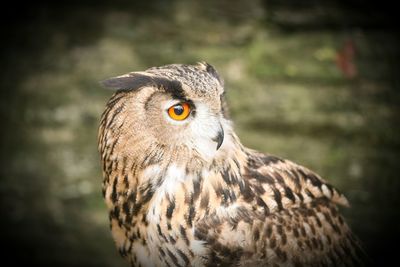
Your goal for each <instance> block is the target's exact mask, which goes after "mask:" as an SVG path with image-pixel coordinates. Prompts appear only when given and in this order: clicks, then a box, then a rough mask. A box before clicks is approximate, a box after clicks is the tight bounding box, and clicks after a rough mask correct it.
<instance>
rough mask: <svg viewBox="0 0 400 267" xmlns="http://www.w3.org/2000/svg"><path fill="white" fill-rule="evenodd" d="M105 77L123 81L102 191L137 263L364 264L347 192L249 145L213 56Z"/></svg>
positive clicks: (110, 123) (105, 126) (109, 131)
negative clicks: (179, 109)
mask: <svg viewBox="0 0 400 267" xmlns="http://www.w3.org/2000/svg"><path fill="white" fill-rule="evenodd" d="M103 84H104V85H105V86H106V87H109V88H112V89H116V90H118V91H117V92H116V93H115V94H114V96H113V97H112V98H111V99H110V101H109V102H108V104H107V107H106V110H105V112H104V113H103V116H102V119H101V124H100V129H99V150H100V153H101V160H102V164H103V173H104V183H103V190H104V191H103V193H104V197H105V200H106V203H107V206H108V208H109V211H110V213H109V217H110V224H111V230H112V234H113V237H114V240H115V242H116V245H117V247H118V249H119V251H120V253H121V254H122V255H123V256H124V257H126V258H127V259H128V260H129V262H130V263H131V265H132V266H360V265H361V262H360V254H362V253H361V249H360V246H359V244H358V241H357V240H356V238H355V237H354V236H353V235H352V233H351V231H350V229H349V227H348V225H347V224H346V223H345V221H344V219H343V218H342V216H341V215H340V214H339V211H338V207H337V205H342V206H347V205H348V204H347V200H346V198H345V197H344V196H343V195H342V194H341V193H339V192H338V191H337V190H336V189H335V188H333V187H332V186H331V185H330V184H328V183H327V182H325V181H324V180H323V179H321V177H319V176H318V175H317V174H315V173H313V172H312V171H310V170H308V169H306V168H304V167H302V166H299V165H297V164H295V163H293V162H290V161H288V160H284V159H281V158H278V157H275V156H272V155H265V154H261V153H258V152H256V151H253V150H250V149H248V148H245V147H244V146H243V145H242V144H241V143H240V141H239V139H238V137H237V136H236V134H235V133H234V131H233V130H232V127H231V123H230V121H229V119H228V118H227V115H226V113H227V112H226V103H225V100H224V97H223V95H224V88H223V82H222V79H221V78H220V77H219V75H218V74H217V72H216V71H215V69H214V68H213V67H212V66H211V65H209V64H207V63H199V64H197V65H193V66H191V65H168V66H163V67H158V68H152V69H149V70H147V71H144V72H133V73H129V74H126V75H123V76H119V77H114V78H111V79H109V80H106V81H105V82H103ZM180 102H185V103H189V104H190V106H191V108H192V109H191V113H190V116H189V117H188V118H187V119H185V120H184V121H174V120H172V119H171V118H169V117H168V114H167V109H168V108H169V107H170V106H173V105H175V104H176V103H180ZM222 141H223V142H222ZM221 142H222V143H221Z"/></svg>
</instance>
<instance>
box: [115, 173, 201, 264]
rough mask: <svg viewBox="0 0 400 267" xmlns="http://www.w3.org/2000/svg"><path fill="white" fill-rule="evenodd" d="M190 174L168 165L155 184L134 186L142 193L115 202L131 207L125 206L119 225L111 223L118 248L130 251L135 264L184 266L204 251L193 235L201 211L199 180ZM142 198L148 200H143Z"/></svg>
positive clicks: (126, 252)
mask: <svg viewBox="0 0 400 267" xmlns="http://www.w3.org/2000/svg"><path fill="white" fill-rule="evenodd" d="M149 173H154V172H151V171H149ZM191 178H192V177H188V176H186V175H185V173H184V170H182V169H179V168H176V167H175V166H172V169H169V170H168V171H167V172H166V176H165V177H164V179H163V181H162V183H161V184H158V187H157V188H152V187H148V186H147V187H141V188H140V187H138V188H137V189H136V191H137V192H142V193H143V194H142V195H139V196H136V198H135V199H132V197H129V196H128V195H126V197H124V198H122V199H120V201H119V202H118V203H120V206H121V210H124V208H123V207H124V206H125V207H131V208H130V209H125V210H127V211H128V213H127V214H126V216H125V217H123V218H124V219H125V220H124V221H123V223H122V225H121V224H118V223H114V226H113V227H112V231H113V235H114V239H115V240H116V242H117V244H119V247H120V251H121V250H122V251H124V253H125V254H131V255H134V256H133V257H132V259H134V260H136V261H137V263H135V264H136V265H138V263H140V265H141V266H166V262H167V263H168V264H169V265H171V266H185V265H187V264H188V262H196V259H199V258H200V257H201V256H202V255H204V254H205V253H206V250H205V247H204V242H202V241H199V240H196V239H195V238H194V231H195V224H196V220H197V219H198V218H199V216H201V214H202V212H201V211H200V207H199V206H200V189H201V188H200V187H201V183H200V182H199V181H197V180H193V179H191ZM145 189H146V190H151V192H150V193H149V192H146V191H145ZM146 194H151V198H150V197H147V195H146ZM146 198H149V200H148V201H147V202H146V203H145V202H144V200H146ZM133 200H134V203H132V202H133ZM127 219H128V220H127ZM121 248H122V249H121ZM124 253H123V254H124ZM200 266H201V264H200Z"/></svg>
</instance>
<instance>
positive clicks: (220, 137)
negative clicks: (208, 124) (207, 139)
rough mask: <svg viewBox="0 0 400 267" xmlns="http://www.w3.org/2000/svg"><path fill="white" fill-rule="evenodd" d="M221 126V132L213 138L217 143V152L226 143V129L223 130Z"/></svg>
mask: <svg viewBox="0 0 400 267" xmlns="http://www.w3.org/2000/svg"><path fill="white" fill-rule="evenodd" d="M219 126H220V130H219V131H218V134H217V136H216V137H214V138H213V141H214V142H216V143H217V150H218V149H219V148H220V147H221V145H222V143H223V142H224V128H222V125H219Z"/></svg>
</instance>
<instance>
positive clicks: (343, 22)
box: [0, 0, 400, 267]
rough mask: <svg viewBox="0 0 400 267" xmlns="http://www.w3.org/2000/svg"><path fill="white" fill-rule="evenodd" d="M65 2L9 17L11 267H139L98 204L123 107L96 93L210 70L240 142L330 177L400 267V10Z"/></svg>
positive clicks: (359, 225)
mask: <svg viewBox="0 0 400 267" xmlns="http://www.w3.org/2000/svg"><path fill="white" fill-rule="evenodd" d="M53 2H54V3H53ZM53 2H43V1H36V2H35V4H34V5H33V4H31V5H30V6H27V5H24V4H21V3H13V4H11V6H9V7H5V6H2V10H3V15H2V17H1V21H2V29H3V30H2V32H3V35H2V41H1V45H0V47H1V54H0V56H1V65H2V68H1V72H0V86H1V91H0V119H1V131H0V132H1V142H0V145H1V150H0V160H1V161H0V162H1V163H0V166H1V168H0V179H1V180H0V212H1V213H0V216H1V217H0V235H1V236H0V237H1V243H2V247H3V246H4V248H3V249H1V254H3V255H2V256H1V262H2V263H1V265H2V266H17V265H18V266H76V267H77V266H88V267H90V266H99V267H111V266H112V267H118V266H127V264H126V263H125V262H124V261H123V260H122V259H120V257H119V255H118V253H117V251H116V249H115V247H114V244H113V241H112V239H111V235H110V232H109V228H108V216H107V212H106V209H105V205H104V202H103V200H102V197H101V181H102V177H101V171H100V164H99V156H98V153H97V147H96V146H97V143H96V142H97V140H96V135H97V127H98V123H99V118H100V115H101V113H102V111H103V108H104V105H105V103H106V101H107V100H108V98H109V97H110V96H111V94H112V92H110V91H107V90H105V89H102V88H101V87H100V85H99V84H98V81H100V80H103V79H105V78H108V77H111V76H115V75H119V74H123V73H126V72H129V71H133V70H143V69H146V68H148V67H151V66H157V65H163V64H170V63H195V62H196V61H200V60H204V61H207V62H209V63H211V64H213V65H214V66H215V67H216V68H217V70H218V71H219V72H220V73H221V75H222V76H223V77H224V79H225V82H226V90H227V97H228V102H229V104H230V111H231V116H232V118H233V120H234V122H235V128H236V130H237V132H238V134H239V136H240V138H241V140H242V141H243V143H244V144H245V145H247V146H249V147H252V148H256V149H258V150H261V151H264V152H269V153H272V154H276V155H279V156H282V157H285V158H288V159H291V160H293V161H295V162H298V163H300V164H303V165H305V166H308V167H309V168H311V169H313V170H315V171H316V172H318V173H319V174H321V175H322V176H323V177H324V178H326V179H327V180H329V181H330V182H331V183H332V184H333V185H335V186H336V187H338V188H339V189H340V190H341V191H343V192H344V193H345V195H346V196H347V197H348V198H349V200H350V202H351V204H352V207H351V208H350V209H343V212H344V213H345V215H346V218H347V221H348V222H349V224H351V226H352V228H353V229H354V231H355V233H356V234H357V235H358V236H359V237H360V238H361V240H362V241H363V243H364V245H365V248H366V250H367V252H368V253H369V255H370V256H371V258H372V259H373V260H374V261H375V262H376V265H377V266H385V265H389V262H390V260H391V259H394V258H396V257H397V255H396V254H397V253H398V252H397V250H398V244H399V243H398V239H399V237H400V235H399V233H400V223H399V219H400V208H399V205H400V201H399V199H400V197H399V192H398V190H399V189H400V177H399V172H400V167H399V166H400V163H399V159H400V157H399V156H400V136H399V129H400V117H399V115H400V106H399V104H400V102H399V100H400V88H399V87H400V76H399V72H398V71H399V68H398V67H399V55H400V52H399V48H400V46H399V40H398V37H399V36H398V34H397V29H396V24H397V23H396V21H397V17H398V14H397V13H398V10H397V9H396V8H394V4H391V1H385V0H384V1H378V2H376V1H362V0H346V1H332V0H330V1H314V0H304V1H296V0H292V1H289V0H285V1H278V0H265V1H260V0H259V1H257V0H255V1H251V0H238V1H230V0H223V1H211V0H203V1H194V0H190V1H185V0H147V1H122V0H116V1H101V0H97V1H89V0H83V1H69V2H68V4H65V3H60V2H57V1H53ZM396 244H397V245H396ZM396 259H397V258H396ZM3 264H4V265H3ZM21 264H23V265H21Z"/></svg>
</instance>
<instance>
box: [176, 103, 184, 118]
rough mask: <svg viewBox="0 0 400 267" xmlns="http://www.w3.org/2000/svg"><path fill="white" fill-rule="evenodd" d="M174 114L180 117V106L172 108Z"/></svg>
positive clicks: (181, 110)
mask: <svg viewBox="0 0 400 267" xmlns="http://www.w3.org/2000/svg"><path fill="white" fill-rule="evenodd" d="M174 112H175V114H176V115H178V116H179V115H182V113H183V107H182V106H181V105H176V106H175V107H174Z"/></svg>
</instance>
